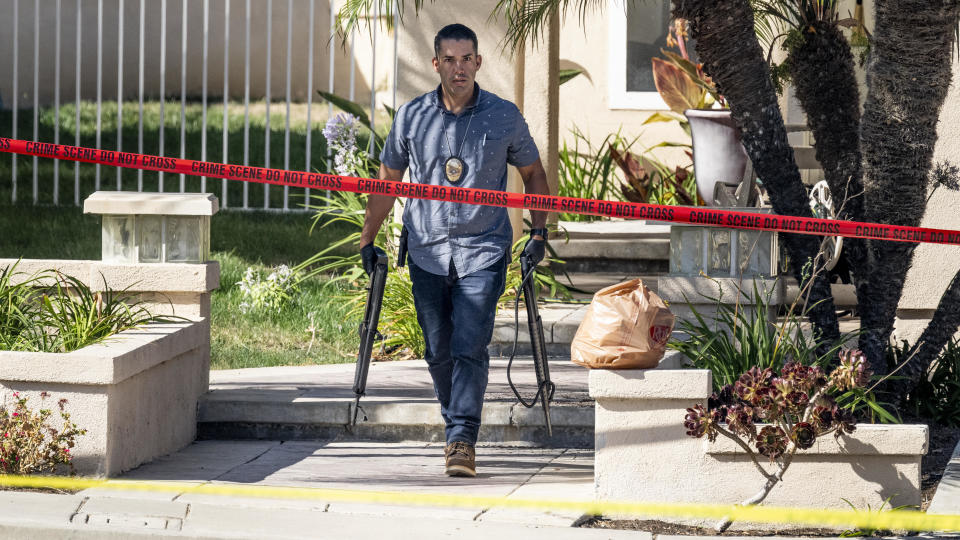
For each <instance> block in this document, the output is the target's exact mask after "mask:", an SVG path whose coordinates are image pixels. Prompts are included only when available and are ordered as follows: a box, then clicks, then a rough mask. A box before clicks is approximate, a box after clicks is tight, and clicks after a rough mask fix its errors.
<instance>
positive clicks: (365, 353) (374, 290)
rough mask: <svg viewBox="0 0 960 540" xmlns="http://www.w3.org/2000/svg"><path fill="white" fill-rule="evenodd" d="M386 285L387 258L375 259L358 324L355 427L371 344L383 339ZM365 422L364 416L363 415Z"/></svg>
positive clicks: (371, 352) (365, 383)
mask: <svg viewBox="0 0 960 540" xmlns="http://www.w3.org/2000/svg"><path fill="white" fill-rule="evenodd" d="M386 284H387V256H386V255H380V256H379V257H377V265H376V267H375V268H374V270H373V273H372V274H370V284H369V285H367V306H366V308H365V309H364V312H363V321H362V322H361V323H360V353H359V354H358V355H357V370H356V372H355V373H354V377H353V393H354V394H355V395H356V400H354V402H353V422H352V424H351V425H354V426H355V425H357V413H359V412H360V398H361V397H363V395H364V394H365V393H366V391H367V373H368V372H369V371H370V356H371V355H372V354H373V342H375V341H378V340H381V339H383V336H381V335H380V333H379V332H377V324H378V323H379V322H380V308H381V306H382V305H383V289H384V287H385V286H386ZM363 419H364V420H366V419H367V418H366V414H364V418H363Z"/></svg>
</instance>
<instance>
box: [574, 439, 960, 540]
mask: <svg viewBox="0 0 960 540" xmlns="http://www.w3.org/2000/svg"><path fill="white" fill-rule="evenodd" d="M957 442H960V428H957V427H944V426H930V446H929V448H930V449H929V450H928V451H927V455H926V456H924V457H923V459H922V461H921V465H920V495H921V506H920V510H921V511H926V509H927V507H928V506H930V500H931V499H933V494H934V493H935V492H936V490H937V485H938V484H939V483H940V479H941V478H943V471H944V469H946V467H947V463H949V461H950V458H951V456H952V455H953V450H954V448H956V446H957ZM575 525H576V526H578V527H590V528H597V529H618V530H629V531H647V532H650V533H653V534H669V535H679V536H792V537H800V536H808V537H825V536H829V537H836V536H838V533H837V531H836V530H832V529H818V528H794V529H782V530H744V529H738V530H729V531H726V532H724V533H718V532H717V531H716V530H714V529H712V528H706V527H693V526H688V525H677V524H675V523H668V522H666V521H659V520H650V519H605V518H603V517H590V518H584V519H582V520H581V521H579V522H577V523H576V524H575ZM877 534H878V535H885V536H886V535H890V534H891V531H877Z"/></svg>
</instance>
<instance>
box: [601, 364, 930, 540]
mask: <svg viewBox="0 0 960 540" xmlns="http://www.w3.org/2000/svg"><path fill="white" fill-rule="evenodd" d="M677 356H679V355H678V354H677V353H668V355H667V357H666V358H665V359H664V361H663V362H661V367H659V368H656V369H650V370H619V371H613V370H610V371H603V370H593V371H591V372H590V396H591V397H593V398H594V399H595V400H596V416H595V418H596V434H595V437H596V439H595V445H596V450H595V451H596V454H595V464H594V475H595V477H594V478H595V480H594V486H595V489H596V496H597V498H598V499H599V500H639V501H656V502H662V503H669V502H689V503H721V504H725V503H730V504H734V503H739V502H741V501H743V500H744V499H746V498H748V497H750V496H751V495H753V494H755V493H756V492H757V491H758V490H759V489H760V487H761V486H762V484H763V479H762V477H761V476H760V474H759V473H758V472H757V470H756V468H755V467H754V465H753V464H752V463H751V461H750V458H749V456H748V455H747V454H746V453H745V452H744V451H743V450H742V449H741V448H739V447H738V446H736V445H735V444H734V443H733V442H732V441H729V440H728V439H725V438H724V437H719V438H718V439H717V441H716V442H714V443H710V442H709V441H707V440H706V438H703V439H695V438H692V437H689V436H687V435H686V430H685V428H684V427H683V418H684V415H685V412H686V409H687V408H688V407H692V406H693V405H695V404H696V403H703V404H706V400H707V397H708V395H709V394H710V385H711V374H710V372H709V371H708V370H699V369H676V367H678V364H679V362H678V361H677V360H678V358H677ZM668 367H672V369H668ZM927 437H928V434H927V427H926V426H924V425H879V424H860V425H858V426H857V430H856V432H854V433H853V434H852V435H850V436H842V437H841V438H840V439H839V440H836V439H834V437H833V436H832V435H828V436H826V437H824V438H821V439H818V441H817V444H816V445H815V446H814V447H813V448H811V449H809V450H805V451H799V452H798V453H797V456H796V457H795V458H794V462H793V464H792V465H791V466H790V468H789V469H788V470H787V472H786V475H785V476H784V479H783V481H782V482H781V484H780V485H778V486H776V487H775V488H774V489H773V491H772V492H771V493H770V495H769V496H768V497H767V499H766V501H764V503H763V504H764V505H769V506H793V507H814V508H836V509H849V508H850V507H849V506H848V505H847V503H846V502H844V501H843V499H844V498H845V499H847V500H849V501H850V503H851V504H853V505H854V506H855V507H857V508H859V509H866V508H867V505H870V507H871V508H874V509H876V508H879V507H880V506H881V505H882V504H883V502H884V500H886V499H887V498H888V497H890V502H889V504H890V505H892V506H898V505H904V504H915V505H919V504H920V459H921V458H922V456H923V455H924V454H926V452H927ZM695 523H697V524H701V525H703V524H707V523H708V522H704V521H700V522H695ZM709 524H712V522H709ZM736 526H737V524H736V523H735V524H734V527H736Z"/></svg>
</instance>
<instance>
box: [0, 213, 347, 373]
mask: <svg viewBox="0 0 960 540" xmlns="http://www.w3.org/2000/svg"><path fill="white" fill-rule="evenodd" d="M310 224H311V217H310V216H309V215H307V214H305V213H277V212H236V211H222V212H220V213H218V214H216V215H215V216H213V218H212V220H211V227H210V228H211V248H212V257H213V259H214V260H216V261H218V262H219V263H220V288H219V289H218V290H216V291H214V293H213V298H212V302H211V303H212V308H211V309H212V315H211V334H212V335H211V339H212V344H211V345H212V346H211V362H212V367H213V368H214V369H234V368H244V367H262V366H275V365H298V364H322V363H333V362H345V361H352V360H353V359H354V358H355V355H356V347H357V343H358V339H357V333H356V327H357V323H358V321H356V320H351V319H349V318H348V316H347V311H348V307H347V306H346V305H345V304H344V302H343V301H341V300H340V299H339V298H337V295H338V293H339V289H337V288H336V287H335V286H332V285H330V284H329V283H327V282H326V280H325V279H322V278H314V279H310V280H308V281H306V282H305V283H304V284H303V286H302V287H301V290H300V293H299V294H298V295H297V296H296V297H295V298H294V300H293V301H292V302H290V303H289V304H288V305H287V306H286V307H285V308H284V309H283V310H282V311H281V312H279V313H271V314H243V313H241V311H240V309H239V305H240V302H241V293H240V290H239V287H237V285H236V283H237V282H238V281H240V280H241V279H242V277H243V274H244V272H245V271H246V269H247V267H248V266H252V267H253V268H254V269H256V270H260V271H264V272H265V273H269V268H270V267H273V266H276V265H279V264H288V265H293V264H296V263H298V262H300V261H302V260H304V259H306V258H307V257H309V256H310V255H313V254H314V253H316V252H317V251H319V250H320V249H322V248H323V247H324V246H326V245H328V244H329V243H330V242H331V241H332V240H334V239H336V238H340V237H342V236H343V235H345V234H348V233H349V232H350V231H349V230H347V228H346V227H345V226H343V225H335V226H330V227H325V228H317V229H315V230H314V231H313V233H312V234H309V235H308V231H309V228H310ZM0 257H4V258H8V257H18V258H21V257H22V258H30V259H41V258H56V259H94V260H96V259H99V258H100V224H99V220H98V218H97V217H95V216H89V215H84V214H82V213H81V211H80V210H79V209H78V208H75V207H73V206H64V207H50V206H31V205H24V204H18V205H6V206H0ZM265 273H264V275H265ZM311 327H312V328H315V329H316V331H315V332H311V331H310V329H311ZM311 341H312V344H311Z"/></svg>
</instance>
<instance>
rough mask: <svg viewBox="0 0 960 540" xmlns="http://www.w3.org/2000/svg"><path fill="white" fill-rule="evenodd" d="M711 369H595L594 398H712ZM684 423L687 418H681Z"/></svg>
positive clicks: (591, 383) (592, 391)
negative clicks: (710, 396)
mask: <svg viewBox="0 0 960 540" xmlns="http://www.w3.org/2000/svg"><path fill="white" fill-rule="evenodd" d="M710 384H711V374H710V370H708V369H616V370H613V369H591V370H590V397H592V398H594V399H596V400H598V401H599V400H603V399H630V400H644V399H698V400H706V399H707V396H709V395H710ZM680 421H681V423H682V421H683V419H682V418H681V419H680Z"/></svg>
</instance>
